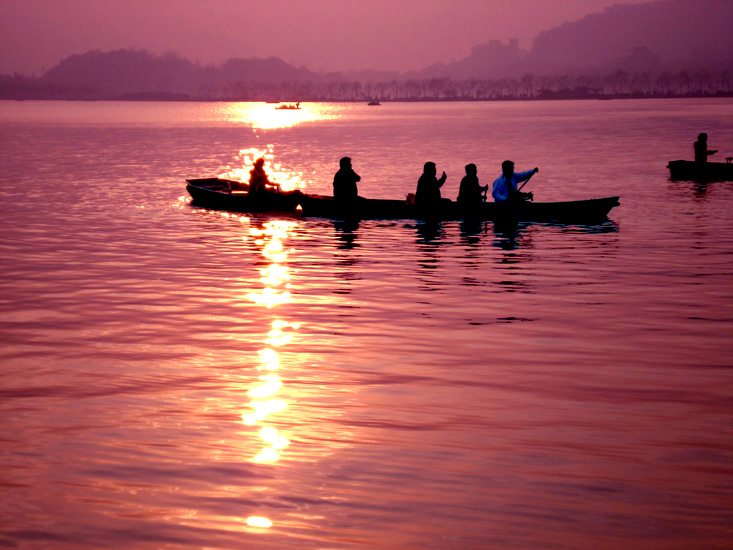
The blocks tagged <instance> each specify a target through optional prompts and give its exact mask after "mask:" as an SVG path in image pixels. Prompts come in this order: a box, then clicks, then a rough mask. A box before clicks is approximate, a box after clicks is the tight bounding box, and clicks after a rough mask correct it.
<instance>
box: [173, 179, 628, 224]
mask: <svg viewBox="0 0 733 550" xmlns="http://www.w3.org/2000/svg"><path fill="white" fill-rule="evenodd" d="M186 181H187V184H188V185H187V186H186V190H187V191H188V193H189V194H190V195H191V197H192V198H193V205H194V206H201V207H204V208H210V209H212V210H227V211H231V212H252V213H254V212H263V213H264V212H273V213H285V214H289V215H296V216H302V217H312V218H332V219H344V218H356V219H425V218H429V219H441V220H462V219H481V220H496V219H502V220H503V219H511V220H517V221H533V222H544V221H548V222H550V221H556V222H560V223H572V222H589V221H597V220H602V219H604V218H605V217H606V216H607V215H608V213H609V212H610V211H611V209H612V208H613V207H614V206H618V205H619V202H618V199H619V197H606V198H601V199H589V200H580V201H567V202H522V203H518V204H513V205H511V206H509V205H506V204H504V205H496V204H495V203H493V202H487V203H481V204H479V205H477V206H476V207H473V208H465V207H462V206H461V205H459V204H458V203H457V202H454V201H448V200H445V201H442V202H441V203H440V206H439V207H438V208H434V209H425V208H422V207H419V206H416V205H414V204H410V203H408V201H401V200H387V199H364V198H359V199H357V200H356V201H354V202H353V203H350V204H348V205H344V204H343V203H339V202H336V201H335V200H334V199H333V197H330V196H326V195H309V194H305V193H302V192H300V191H285V192H282V193H264V194H260V195H258V196H255V197H250V195H249V194H248V193H247V191H245V190H241V191H239V190H237V187H241V186H242V185H243V184H242V183H240V182H233V181H231V180H226V179H221V178H206V179H190V180H186Z"/></svg>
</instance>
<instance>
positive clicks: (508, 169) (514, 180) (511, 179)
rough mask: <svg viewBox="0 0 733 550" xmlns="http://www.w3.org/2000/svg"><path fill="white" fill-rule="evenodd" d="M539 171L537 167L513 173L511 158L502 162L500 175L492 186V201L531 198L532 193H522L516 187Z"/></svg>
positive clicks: (501, 201) (500, 201)
mask: <svg viewBox="0 0 733 550" xmlns="http://www.w3.org/2000/svg"><path fill="white" fill-rule="evenodd" d="M539 171H540V169H539V168H535V169H534V170H528V171H526V172H517V173H515V172H514V163H513V162H512V161H511V160H505V161H504V162H502V163H501V172H502V173H501V176H499V177H498V178H496V181H494V188H493V191H492V192H491V195H492V196H493V197H494V202H496V203H503V202H507V201H524V200H532V193H522V192H521V191H519V189H518V188H517V184H518V183H522V182H523V181H527V180H528V179H529V178H531V177H532V176H534V175H535V174H536V173H537V172H539Z"/></svg>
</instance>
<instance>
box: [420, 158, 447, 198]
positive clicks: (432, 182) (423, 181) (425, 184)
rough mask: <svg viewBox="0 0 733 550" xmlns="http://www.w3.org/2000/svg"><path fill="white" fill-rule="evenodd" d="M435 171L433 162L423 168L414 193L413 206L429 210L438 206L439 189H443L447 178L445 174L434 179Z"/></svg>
mask: <svg viewBox="0 0 733 550" xmlns="http://www.w3.org/2000/svg"><path fill="white" fill-rule="evenodd" d="M436 174H437V169H436V168H435V163H434V162H426V163H425V165H424V166H423V173H422V175H421V176H420V179H419V180H417V191H415V204H416V205H417V206H420V207H423V208H426V207H427V208H431V207H435V206H437V205H438V204H440V201H441V200H442V198H441V196H440V188H441V187H443V184H444V183H445V180H446V178H447V176H446V175H445V172H443V175H442V176H440V179H438V178H437V177H436Z"/></svg>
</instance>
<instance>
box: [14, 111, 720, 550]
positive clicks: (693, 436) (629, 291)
mask: <svg viewBox="0 0 733 550" xmlns="http://www.w3.org/2000/svg"><path fill="white" fill-rule="evenodd" d="M303 107H304V109H303V110H302V111H295V112H278V111H276V110H274V108H273V106H272V105H265V104H225V103H218V104H217V103H206V104H196V103H180V104H178V103H176V104H165V103H103V102H95V103H71V102H29V101H26V102H0V162H1V164H2V166H3V178H2V185H1V186H0V209H1V212H2V215H1V216H0V230H1V231H2V235H3V239H2V241H1V242H0V253H1V254H2V258H3V262H2V268H1V269H2V277H1V278H0V338H2V347H1V348H0V377H1V379H0V380H1V384H0V396H1V397H2V399H0V414H1V416H2V419H3V420H2V426H3V430H2V443H1V447H0V449H1V452H0V472H2V473H1V474H0V483H2V494H3V497H2V500H0V546H2V547H9V548H10V547H18V548H55V549H75V548H126V549H153V548H176V549H198V548H203V547H206V548H217V549H235V548H237V549H239V548H260V549H267V548H272V549H275V548H278V549H279V548H324V549H325V548H329V549H336V548H339V549H341V548H354V549H357V548H440V549H446V548H450V549H465V548H558V549H580V548H600V549H606V548H607V549H615V548H639V549H641V548H644V549H670V548H725V547H727V546H728V545H729V544H730V540H731V536H732V535H733V533H732V531H733V530H732V529H731V525H733V521H732V520H733V517H731V516H732V515H733V514H731V488H732V485H733V484H732V477H731V464H732V463H733V462H732V459H733V444H732V443H731V442H732V441H733V437H732V436H733V433H732V432H733V430H732V423H731V420H732V418H731V417H732V412H731V397H732V395H731V394H732V393H733V385H732V384H731V382H732V378H733V371H732V369H731V359H730V358H731V356H733V345H732V344H731V336H733V316H732V315H731V304H732V296H731V295H732V293H733V287H732V286H731V282H732V281H731V257H732V255H733V222H732V219H731V216H730V212H731V207H732V206H733V183H730V182H728V183H723V182H721V183H711V184H708V185H706V186H703V185H697V184H694V183H691V182H670V181H669V180H668V177H669V174H668V171H667V170H666V163H667V162H668V161H669V160H674V159H678V158H691V157H692V142H693V141H694V140H695V138H696V137H697V134H698V133H699V132H700V131H707V132H708V134H709V135H710V145H711V147H712V148H715V149H719V150H720V152H719V153H718V155H716V157H721V158H716V157H713V159H715V160H723V158H722V157H724V156H729V155H731V154H733V129H732V128H731V126H730V120H732V119H733V118H732V116H733V104H732V103H731V102H730V100H666V101H662V100H660V101H656V100H647V101H585V102H526V103H520V102H514V103H466V104H458V103H452V104H385V105H383V106H381V107H378V108H368V107H366V106H365V105H328V104H304V106H303ZM259 152H265V153H266V154H267V159H268V167H269V170H270V171H271V173H273V174H274V175H276V177H277V179H278V180H282V181H287V182H288V183H289V184H290V185H300V186H302V187H304V188H305V189H307V190H310V191H313V192H324V193H328V192H330V184H331V181H332V177H333V173H334V172H335V171H336V169H337V166H338V159H339V157H341V156H344V155H349V156H351V157H352V158H353V164H354V168H355V170H356V171H357V172H358V173H359V174H361V176H362V181H361V183H360V194H361V195H363V196H366V197H385V198H402V197H403V196H404V195H405V194H406V193H408V192H414V187H415V184H416V182H417V178H418V177H419V175H420V173H421V169H422V165H423V163H424V162H425V161H427V160H432V161H434V162H436V164H437V166H438V171H439V172H440V171H443V170H445V171H446V172H447V174H448V181H447V183H446V184H445V186H444V188H443V195H444V196H447V197H450V198H455V197H456V195H457V193H458V183H459V181H460V179H461V177H462V176H463V166H464V165H465V164H468V163H469V162H473V163H476V164H477V165H478V170H479V173H478V175H479V178H480V181H481V183H482V184H490V183H491V182H492V181H493V179H494V178H495V177H496V176H497V175H498V173H499V165H500V163H501V161H503V160H505V159H506V158H511V159H513V160H514V161H515V162H516V163H517V168H518V169H520V170H524V169H529V168H532V167H534V166H539V168H540V172H539V174H537V175H536V176H535V177H534V178H533V179H532V181H531V182H530V185H529V187H530V188H531V189H532V190H533V191H534V192H535V197H536V198H537V199H538V200H561V199H581V198H591V197H600V196H610V195H620V196H621V206H620V207H618V208H615V209H614V210H613V211H612V212H611V215H610V219H609V220H608V221H607V222H605V223H601V224H598V225H594V226H575V225H568V226H564V225H556V224H523V225H520V226H519V227H518V228H516V229H515V230H503V229H501V228H497V227H494V225H493V224H492V223H486V224H480V225H472V224H465V223H458V222H450V223H443V224H439V225H431V224H426V223H418V222H415V221H410V220H401V221H364V222H360V223H358V224H347V223H342V222H333V221H329V220H286V219H272V218H269V219H268V218H261V217H245V216H241V215H225V214H222V213H215V212H207V211H202V210H200V209H195V208H192V207H191V206H190V205H189V204H188V203H187V201H186V198H185V191H184V179H185V178H191V177H204V176H212V175H222V174H233V175H235V176H236V175H238V174H242V173H246V168H245V167H243V162H244V161H245V159H249V160H250V161H251V160H252V158H253V157H254V156H256V155H257V154H258V153H259Z"/></svg>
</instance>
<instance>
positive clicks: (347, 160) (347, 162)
mask: <svg viewBox="0 0 733 550" xmlns="http://www.w3.org/2000/svg"><path fill="white" fill-rule="evenodd" d="M339 166H340V167H341V169H342V170H348V169H349V168H351V157H344V158H342V159H341V160H340V161H339Z"/></svg>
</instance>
